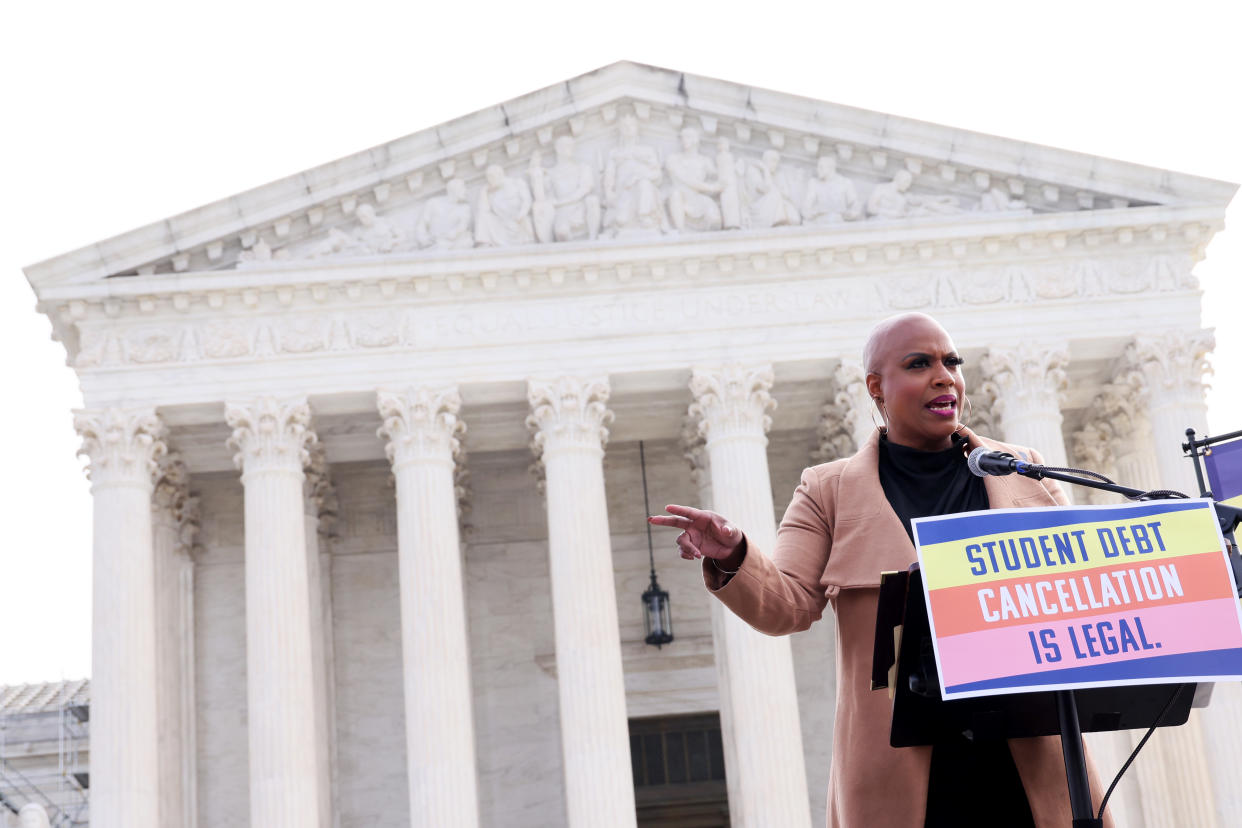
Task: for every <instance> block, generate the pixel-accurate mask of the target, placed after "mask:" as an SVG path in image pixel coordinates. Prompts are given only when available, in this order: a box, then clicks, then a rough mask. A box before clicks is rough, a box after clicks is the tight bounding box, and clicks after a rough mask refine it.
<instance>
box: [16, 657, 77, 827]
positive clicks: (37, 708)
mask: <svg viewBox="0 0 1242 828" xmlns="http://www.w3.org/2000/svg"><path fill="white" fill-rule="evenodd" d="M89 754H90V681H89V680H87V679H80V680H77V681H62V682H52V683H47V684H18V685H10V686H0V825H6V824H8V822H7V820H8V819H9V815H10V814H13V815H16V814H17V812H18V811H19V810H21V808H22V806H23V805H25V804H27V803H30V802H35V803H38V804H39V805H42V806H43V808H44V810H45V811H47V815H48V821H49V823H50V824H51V825H52V828H77V826H84V825H89V824H90V806H89V797H88V794H87V791H88V788H89V787H90V776H89V765H90V756H89Z"/></svg>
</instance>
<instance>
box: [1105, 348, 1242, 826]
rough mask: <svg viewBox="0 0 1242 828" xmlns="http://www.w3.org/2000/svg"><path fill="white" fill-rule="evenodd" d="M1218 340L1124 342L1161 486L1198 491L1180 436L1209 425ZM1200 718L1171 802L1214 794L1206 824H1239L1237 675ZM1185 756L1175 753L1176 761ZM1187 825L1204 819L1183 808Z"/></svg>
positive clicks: (1177, 805) (1241, 715)
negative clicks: (1207, 386)
mask: <svg viewBox="0 0 1242 828" xmlns="http://www.w3.org/2000/svg"><path fill="white" fill-rule="evenodd" d="M1214 345H1215V340H1214V337H1213V336H1212V333H1211V332H1210V331H1197V332H1193V333H1191V334H1187V333H1185V332H1183V331H1173V332H1168V333H1162V334H1148V335H1144V336H1141V337H1139V338H1137V339H1136V340H1135V341H1134V342H1133V343H1132V344H1131V345H1130V347H1129V348H1127V351H1126V362H1127V364H1128V366H1130V367H1131V368H1133V369H1134V370H1136V371H1137V372H1138V373H1139V375H1140V376H1141V378H1142V380H1143V382H1144V385H1143V386H1142V388H1141V393H1140V395H1139V397H1140V399H1141V400H1143V401H1145V402H1146V403H1147V405H1148V412H1147V413H1148V417H1149V418H1150V420H1151V436H1152V439H1153V442H1154V445H1152V446H1151V451H1150V453H1151V454H1152V455H1154V456H1155V459H1156V466H1157V468H1158V470H1159V475H1160V478H1159V487H1160V488H1166V489H1177V490H1179V491H1183V492H1185V493H1187V494H1191V495H1197V494H1198V493H1199V490H1198V482H1197V481H1196V479H1195V474H1194V467H1193V465H1192V461H1191V460H1189V459H1188V458H1187V457H1186V456H1185V455H1184V454H1183V452H1182V450H1181V443H1182V442H1183V441H1184V440H1185V439H1186V429H1187V428H1194V429H1195V431H1196V432H1198V433H1199V434H1200V435H1202V434H1204V433H1206V431H1207V406H1206V404H1205V402H1204V396H1203V392H1204V387H1203V377H1204V375H1205V374H1207V373H1209V370H1210V369H1209V367H1208V364H1207V355H1208V353H1209V352H1210V351H1211V350H1212V348H1213V347H1214ZM1196 719H1197V720H1198V722H1199V723H1201V733H1197V734H1195V736H1196V737H1197V738H1196V740H1195V744H1194V746H1193V747H1194V748H1195V749H1196V750H1197V751H1199V752H1200V754H1201V755H1200V756H1197V757H1194V761H1191V762H1190V763H1189V764H1190V771H1191V772H1196V771H1197V772H1198V773H1197V776H1198V777H1199V778H1197V779H1195V778H1191V779H1187V780H1186V785H1185V786H1183V788H1182V790H1181V791H1178V793H1181V794H1182V795H1181V797H1180V799H1178V800H1175V801H1173V802H1172V803H1171V808H1172V809H1173V811H1174V813H1179V812H1180V813H1184V812H1185V806H1186V801H1187V800H1189V799H1191V798H1192V797H1197V798H1198V799H1200V800H1201V801H1202V800H1208V801H1212V800H1211V799H1209V797H1208V794H1209V793H1210V794H1214V795H1215V797H1214V805H1215V808H1214V809H1213V808H1209V806H1208V804H1207V802H1203V804H1201V805H1199V806H1197V807H1199V808H1201V809H1204V810H1205V814H1204V815H1203V816H1202V817H1201V818H1202V819H1204V820H1208V819H1209V818H1210V817H1214V818H1215V819H1213V820H1212V821H1210V822H1209V821H1205V822H1203V823H1201V824H1205V825H1207V824H1212V825H1216V824H1220V825H1238V824H1242V791H1239V788H1238V784H1237V779H1236V774H1235V773H1234V771H1233V769H1234V768H1236V767H1238V765H1239V764H1240V763H1242V686H1240V685H1239V684H1238V683H1237V682H1220V683H1218V684H1217V685H1216V688H1215V691H1214V693H1213V695H1212V702H1211V704H1210V705H1209V706H1208V708H1207V709H1206V710H1203V711H1202V712H1196V713H1195V714H1192V717H1191V723H1192V724H1194V723H1196ZM1183 760H1184V757H1178V758H1177V760H1176V761H1178V762H1179V763H1180V762H1182V761H1183ZM1171 764H1172V762H1171V761H1170V762H1166V765H1171ZM1183 767H1185V766H1183ZM1182 772H1183V773H1184V772H1185V771H1182ZM1209 781H1210V790H1209ZM1179 809H1180V811H1179ZM1182 824H1188V825H1189V824H1200V823H1197V822H1194V821H1193V819H1191V817H1190V816H1189V815H1186V816H1184V817H1183V823H1182Z"/></svg>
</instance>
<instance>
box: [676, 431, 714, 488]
mask: <svg viewBox="0 0 1242 828" xmlns="http://www.w3.org/2000/svg"><path fill="white" fill-rule="evenodd" d="M681 456H682V457H684V458H686V462H687V463H689V464H690V479H691V480H693V481H694V485H695V486H696V487H697V488H698V489H699V490H700V491H702V490H703V489H704V488H705V487H707V486H710V485H711V482H712V470H711V459H710V458H709V457H708V456H707V441H706V440H704V439H703V434H702V432H701V431H700V429H699V423H698V421H697V420H696V419H695V418H694V417H692V416H690V415H689V414H687V415H686V416H685V417H682V420H681ZM704 508H707V507H706V506H704Z"/></svg>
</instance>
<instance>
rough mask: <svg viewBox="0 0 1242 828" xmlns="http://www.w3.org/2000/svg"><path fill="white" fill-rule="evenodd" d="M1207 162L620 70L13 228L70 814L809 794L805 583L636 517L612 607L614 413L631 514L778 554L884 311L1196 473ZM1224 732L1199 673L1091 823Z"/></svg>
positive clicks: (1129, 805)
mask: <svg viewBox="0 0 1242 828" xmlns="http://www.w3.org/2000/svg"><path fill="white" fill-rule="evenodd" d="M1234 191H1235V186H1234V185H1232V184H1226V183H1222V182H1218V181H1210V180H1205V179H1201V178H1196V177H1192V176H1188V175H1182V174H1179V173H1175V172H1170V171H1166V170H1157V169H1150V168H1145V167H1140V166H1137V165H1134V164H1128V163H1122V162H1119V161H1113V160H1109V159H1105V158H1097V157H1092V156H1087V155H1082V154H1078V153H1074V152H1068V151H1064V150H1057V149H1049V148H1047V147H1042V146H1034V145H1031V144H1025V143H1021V142H1019V141H1014V140H1008V139H1002V138H996V137H992V136H987V135H980V134H975V133H970V132H965V131H962V130H957V129H953V128H950V127H943V126H936V125H933V124H928V123H922V122H918V121H912V120H906V119H902V118H898V117H894V116H890V115H883V114H878V113H874V112H867V111H862V110H858V109H852V108H849V107H843V106H837V105H834V104H830V103H824V102H820V101H813V100H807V99H803V98H798V97H795V96H791V95H786V94H782V93H779V92H772V91H768V90H762V89H752V88H747V87H745V86H740V85H738V84H734V83H727V82H723V81H719V80H714V79H711V78H703V77H695V76H691V75H684V74H681V73H678V72H674V71H668V70H663V69H656V68H651V67H647V66H641V65H636V64H631V63H618V64H615V65H612V66H608V67H605V68H603V69H601V70H599V71H596V72H593V73H590V74H587V75H583V76H581V77H578V78H574V79H571V80H568V81H566V82H564V83H561V84H558V85H556V86H553V87H549V88H547V89H543V90H540V91H538V92H534V93H532V94H529V95H525V96H523V97H520V98H517V99H515V100H512V101H508V102H506V103H504V104H501V105H498V106H495V107H492V108H490V109H487V110H484V111H481V112H477V113H474V114H471V115H468V116H465V117H462V118H459V119H457V120H454V121H450V122H448V123H445V124H442V125H440V126H437V127H435V128H432V129H426V130H423V131H421V132H418V133H415V134H413V135H410V136H407V137H404V138H400V139H397V140H395V141H392V142H391V143H389V144H386V145H383V146H379V147H374V148H371V149H367V150H364V151H362V152H359V153H357V154H356V155H352V156H349V157H347V158H343V159H341V160H339V161H334V162H331V163H328V164H325V165H323V166H321V167H317V168H315V169H312V170H307V171H306V172H303V173H301V174H298V175H295V176H291V177H289V178H286V179H282V180H279V181H275V182H273V183H271V184H268V185H265V186H262V187H258V188H256V189H254V190H250V191H248V192H244V193H240V194H238V195H236V196H233V197H231V198H228V199H224V200H222V201H219V202H217V203H214V204H209V205H206V206H204V207H202V208H200V209H197V210H193V211H191V212H188V213H185V214H182V215H178V216H173V217H170V218H168V219H167V220H165V221H161V222H158V223H155V224H152V225H149V226H147V227H142V228H139V229H136V230H134V231H132V232H130V233H126V234H124V235H121V236H118V237H116V238H112V239H107V240H105V241H101V242H99V243H97V244H95V245H92V246H89V247H86V248H83V249H81V250H76V251H73V252H70V253H66V254H64V255H63V256H59V257H57V258H54V259H51V260H49V261H46V262H43V263H40V264H38V265H34V266H32V267H30V268H28V269H27V270H26V273H27V276H28V278H29V280H30V282H31V284H32V286H33V287H34V290H35V292H36V294H37V296H38V300H39V307H40V310H41V311H42V312H43V313H45V314H47V316H48V317H49V318H50V319H51V321H52V325H53V328H54V331H55V336H56V337H57V338H58V339H59V341H61V342H62V343H63V344H64V347H65V350H66V352H67V355H68V360H69V363H70V364H71V365H72V366H73V367H74V369H75V370H76V372H77V373H78V376H79V377H80V381H81V386H82V390H83V393H84V398H85V408H84V409H83V410H82V411H80V412H77V413H76V415H75V417H76V425H77V428H78V429H79V431H80V432H81V435H82V438H83V450H84V452H85V454H86V456H87V458H88V460H89V474H90V478H91V486H92V492H93V496H94V499H95V517H94V521H95V534H94V579H95V580H94V645H93V675H92V676H91V680H92V703H91V746H90V747H91V772H90V780H91V790H90V796H91V817H92V824H93V825H94V826H97V828H155V826H161V827H162V828H192V826H201V828H229V827H231V826H253V828H275V826H289V828H307V826H323V828H329V827H330V826H340V827H341V828H349V827H350V826H408V825H417V826H454V827H456V826H462V828H471V827H472V826H489V827H494V828H547V827H548V826H570V828H605V827H606V826H634V825H635V824H636V820H637V822H638V823H639V824H642V825H702V826H709V825H733V826H745V828H766V827H767V826H776V828H801V827H802V826H812V825H815V826H822V825H823V824H824V800H825V795H826V788H827V779H828V770H829V765H830V763H831V761H832V759H833V757H832V713H833V700H834V696H835V693H836V677H835V669H834V650H835V629H834V625H833V622H832V619H831V617H828V618H825V619H824V620H823V621H822V622H820V623H818V624H817V625H815V626H814V627H812V629H811V630H810V631H808V632H805V633H801V634H798V635H794V636H791V637H788V638H779V639H774V638H768V637H765V636H762V635H760V634H758V633H755V632H754V631H752V630H751V629H750V628H749V627H747V626H746V625H745V624H744V623H742V622H740V621H739V620H738V619H736V618H735V617H733V616H731V615H728V614H726V613H725V612H724V611H722V608H721V607H720V606H719V605H718V604H717V602H715V601H713V600H712V599H711V598H710V597H709V596H708V595H707V593H706V592H705V590H704V589H703V586H702V579H701V575H700V572H699V568H698V566H697V565H695V564H691V563H687V562H685V561H682V560H680V559H679V558H678V557H677V556H676V553H675V551H674V547H673V533H670V532H667V531H664V532H657V533H656V535H655V552H656V569H657V571H658V575H659V579H660V582H661V584H662V586H663V587H664V588H665V589H667V590H668V591H669V593H670V594H671V605H672V617H673V623H674V632H675V640H674V641H673V642H672V643H671V644H668V645H666V646H663V647H661V648H656V647H651V646H648V645H646V644H645V643H644V641H643V639H644V635H645V632H644V619H643V610H642V606H641V603H640V596H641V594H642V592H643V590H644V589H645V588H646V586H647V583H648V580H649V572H648V569H649V566H648V550H647V536H646V526H645V523H644V521H643V517H644V506H643V499H642V491H643V489H642V480H641V474H640V464H639V441H640V440H641V441H643V444H644V450H645V455H646V466H647V469H646V471H647V480H648V485H649V487H650V492H651V503H652V507H653V508H656V509H659V508H661V507H662V506H663V505H664V504H665V503H673V502H681V503H697V504H703V505H711V506H713V507H714V508H715V509H716V510H717V511H719V512H722V513H723V514H725V515H727V516H729V517H730V518H731V519H732V520H734V521H735V522H737V523H738V524H739V525H741V526H742V527H743V528H745V529H746V531H747V532H748V533H749V534H750V536H751V537H752V538H754V539H755V540H756V542H757V543H758V544H759V545H760V546H761V547H770V546H771V544H772V540H773V537H774V533H775V527H776V523H777V521H778V520H779V516H780V513H781V512H782V511H783V509H784V506H785V504H786V503H787V502H788V499H789V497H790V495H791V493H792V492H793V489H794V487H795V486H796V484H797V481H798V476H799V473H800V471H801V469H802V468H803V467H805V466H807V465H810V464H814V463H819V462H824V461H826V460H830V459H833V458H836V457H840V456H844V455H848V454H849V453H852V452H853V451H854V448H855V446H856V445H857V444H858V443H859V442H860V441H862V440H864V439H865V438H866V436H867V435H868V434H869V433H870V432H871V430H872V429H873V423H872V419H871V416H870V414H869V410H870V401H869V399H868V396H867V394H866V391H865V388H864V385H863V373H862V366H861V361H860V358H861V354H860V351H861V346H862V342H863V339H864V337H865V336H866V333H867V331H868V330H869V329H870V327H871V326H872V325H873V324H874V323H875V322H876V321H878V320H879V319H881V318H883V317H885V316H887V315H890V314H893V313H897V312H901V311H907V310H922V311H927V312H929V313H932V314H933V315H935V316H936V317H937V318H938V319H939V320H940V321H941V322H942V323H943V324H944V325H945V327H946V328H947V329H948V330H949V331H950V332H951V333H952V335H953V336H954V338H955V340H956V343H957V345H958V347H959V348H960V349H962V351H963V353H964V355H965V357H966V360H967V369H966V372H967V389H968V391H969V392H970V396H971V398H972V401H973V406H972V408H973V411H972V413H971V414H970V417H969V420H968V424H969V425H970V426H971V427H972V428H974V429H975V430H977V431H980V432H982V433H984V434H988V435H991V436H995V437H998V438H1001V439H1005V440H1008V441H1012V442H1016V443H1022V444H1026V445H1030V446H1034V447H1036V448H1038V449H1039V450H1040V451H1041V452H1042V453H1043V454H1044V456H1045V458H1047V461H1048V463H1050V464H1053V465H1066V464H1067V463H1071V464H1074V465H1079V466H1085V467H1088V468H1091V469H1095V470H1098V471H1102V472H1103V473H1105V474H1109V475H1111V476H1113V477H1115V478H1116V479H1118V480H1119V481H1121V482H1124V483H1128V484H1131V485H1135V486H1142V487H1148V488H1161V487H1165V488H1175V489H1181V490H1184V491H1187V492H1192V493H1194V492H1195V491H1196V487H1195V482H1194V475H1193V471H1192V468H1191V465H1190V461H1189V460H1186V459H1185V458H1183V457H1182V456H1181V451H1180V449H1179V445H1178V443H1179V440H1180V439H1181V438H1182V435H1183V432H1184V430H1185V428H1186V427H1187V426H1194V427H1195V428H1196V429H1198V430H1200V431H1204V430H1205V429H1206V423H1205V404H1204V397H1203V379H1204V374H1205V371H1206V356H1207V354H1208V353H1209V352H1210V351H1211V348H1212V334H1211V332H1210V331H1206V330H1203V329H1202V328H1201V322H1200V303H1201V291H1200V289H1199V285H1198V282H1197V280H1196V277H1195V275H1194V266H1195V263H1196V262H1197V261H1199V260H1200V258H1201V257H1202V255H1203V251H1204V248H1205V247H1206V245H1207V244H1208V242H1209V241H1210V240H1211V238H1212V236H1213V235H1214V234H1215V233H1216V232H1218V231H1219V230H1220V229H1221V227H1222V221H1223V216H1224V212H1225V206H1226V204H1227V203H1228V202H1229V200H1230V198H1231V197H1232V196H1233V193H1234ZM1072 494H1073V496H1075V497H1076V498H1077V499H1078V500H1079V502H1106V501H1103V500H1098V501H1097V500H1094V499H1093V498H1094V496H1093V495H1090V494H1085V493H1083V492H1081V491H1079V492H1074V493H1072ZM1139 735H1141V734H1139V733H1129V732H1124V733H1114V734H1103V735H1098V736H1092V737H1090V739H1089V742H1090V744H1091V746H1092V749H1093V750H1094V752H1095V756H1096V759H1097V762H1098V763H1099V767H1100V770H1101V775H1102V776H1103V777H1104V778H1105V779H1106V780H1108V779H1111V776H1112V774H1113V773H1114V772H1115V771H1116V769H1117V768H1118V767H1119V766H1120V764H1121V762H1122V761H1123V760H1124V758H1125V756H1126V755H1127V754H1128V752H1129V750H1130V749H1131V748H1132V747H1133V744H1134V742H1135V740H1136V739H1137V737H1138V736H1139ZM1240 765H1242V692H1240V691H1239V688H1238V686H1237V685H1223V684H1222V685H1219V686H1218V687H1217V688H1216V694H1215V698H1214V701H1213V704H1212V705H1211V706H1210V707H1208V708H1207V709H1205V710H1200V711H1196V712H1195V713H1194V714H1193V715H1192V717H1191V720H1190V723H1189V724H1188V725H1186V726H1184V727H1181V728H1176V729H1164V730H1161V731H1160V732H1158V733H1157V734H1156V736H1155V737H1154V738H1153V740H1152V741H1151V743H1150V744H1149V745H1148V746H1147V748H1145V749H1144V751H1143V752H1142V753H1141V754H1140V757H1139V759H1138V761H1137V763H1136V766H1135V767H1134V768H1133V769H1132V770H1131V771H1130V773H1129V774H1128V781H1127V782H1126V783H1125V784H1124V785H1123V786H1122V787H1121V788H1120V789H1119V792H1118V793H1116V794H1114V797H1113V800H1112V802H1113V805H1112V807H1113V808H1114V809H1115V811H1114V813H1115V814H1116V816H1117V817H1118V819H1119V823H1118V824H1119V825H1125V826H1171V825H1195V826H1227V825H1237V824H1240V823H1242V792H1240V791H1239V785H1238V782H1237V774H1236V770H1237V768H1238V767H1239V766H1240ZM636 812H637V813H638V817H637V818H636ZM696 820H697V821H696Z"/></svg>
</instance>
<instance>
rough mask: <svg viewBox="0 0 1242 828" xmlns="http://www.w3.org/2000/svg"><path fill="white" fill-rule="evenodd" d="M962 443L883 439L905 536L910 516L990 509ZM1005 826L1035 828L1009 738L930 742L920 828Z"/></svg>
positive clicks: (884, 475) (889, 484)
mask: <svg viewBox="0 0 1242 828" xmlns="http://www.w3.org/2000/svg"><path fill="white" fill-rule="evenodd" d="M964 449H965V441H964V440H962V439H961V438H955V441H954V444H953V447H952V448H947V449H944V450H943V451H919V450H918V449H913V448H909V447H907V446H901V445H898V444H896V443H892V442H889V440H888V439H887V438H884V437H881V439H880V463H879V472H880V485H881V486H882V487H883V488H884V496H885V497H886V498H887V499H888V503H889V505H890V506H892V507H893V511H894V512H896V513H897V517H899V518H900V519H901V525H902V526H904V527H905V529H906V534H908V535H910V540H911V541H913V540H914V532H913V530H912V529H911V528H910V521H911V520H913V519H914V518H920V517H934V516H936V515H951V514H955V513H957V512H973V511H977V510H980V509H986V508H988V493H987V490H986V489H985V487H984V485H983V478H982V477H976V476H975V475H973V474H971V472H970V469H969V468H967V466H966V455H965V452H964ZM975 825H978V826H983V825H989V826H990V825H1004V826H1007V828H1023V826H1031V828H1034V825H1035V820H1034V818H1033V817H1032V816H1031V808H1030V804H1029V803H1028V802H1027V798H1026V791H1025V790H1024V789H1023V787H1022V779H1021V777H1019V776H1018V769H1017V766H1015V765H1014V763H1013V755H1012V754H1011V753H1010V752H1009V744H1008V743H1007V742H1005V741H1003V740H999V741H977V740H970V739H967V738H966V737H964V736H958V737H957V738H954V739H950V740H948V741H944V742H938V743H937V744H935V745H933V746H932V756H931V772H930V774H929V778H928V785H927V815H926V817H925V821H924V828H943V827H947V826H953V828H965V827H966V826H975Z"/></svg>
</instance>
